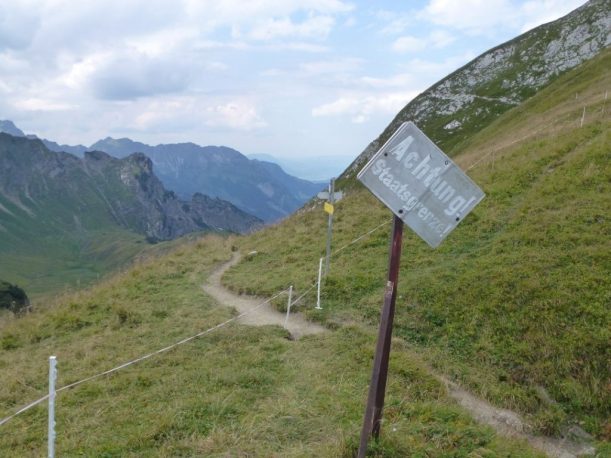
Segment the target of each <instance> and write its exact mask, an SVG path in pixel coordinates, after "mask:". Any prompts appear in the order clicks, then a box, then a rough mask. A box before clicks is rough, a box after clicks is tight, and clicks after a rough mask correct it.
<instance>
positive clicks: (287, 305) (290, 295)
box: [284, 285, 293, 328]
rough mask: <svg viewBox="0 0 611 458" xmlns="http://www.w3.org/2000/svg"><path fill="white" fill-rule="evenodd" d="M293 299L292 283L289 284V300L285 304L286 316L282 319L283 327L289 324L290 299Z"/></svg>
mask: <svg viewBox="0 0 611 458" xmlns="http://www.w3.org/2000/svg"><path fill="white" fill-rule="evenodd" d="M292 300H293V285H291V286H289V301H288V303H287V304H286V318H285V319H284V327H285V328H286V326H287V325H288V324H289V315H290V313H291V301H292Z"/></svg>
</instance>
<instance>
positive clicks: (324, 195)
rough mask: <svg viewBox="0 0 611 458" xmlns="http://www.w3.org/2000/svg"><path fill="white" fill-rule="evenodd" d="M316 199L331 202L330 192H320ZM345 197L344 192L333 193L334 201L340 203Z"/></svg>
mask: <svg viewBox="0 0 611 458" xmlns="http://www.w3.org/2000/svg"><path fill="white" fill-rule="evenodd" d="M316 197H318V198H319V199H323V200H329V191H320V192H319V193H318V194H317V195H316ZM343 197H344V193H343V192H342V191H337V192H334V193H333V201H334V202H339V201H340V200H342V198H343Z"/></svg>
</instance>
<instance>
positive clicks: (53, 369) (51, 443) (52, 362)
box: [48, 356, 57, 458]
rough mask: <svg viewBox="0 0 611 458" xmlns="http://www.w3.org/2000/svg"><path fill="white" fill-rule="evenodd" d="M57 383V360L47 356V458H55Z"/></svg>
mask: <svg viewBox="0 0 611 458" xmlns="http://www.w3.org/2000/svg"><path fill="white" fill-rule="evenodd" d="M56 381H57V358H56V357H55V356H49V433H48V457H49V458H55V382H56Z"/></svg>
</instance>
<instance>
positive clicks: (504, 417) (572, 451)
mask: <svg viewBox="0 0 611 458" xmlns="http://www.w3.org/2000/svg"><path fill="white" fill-rule="evenodd" d="M437 378H438V379H439V380H440V381H442V382H443V383H444V384H445V385H446V387H447V389H448V393H449V394H450V396H451V397H452V398H453V399H455V400H456V401H457V402H458V403H459V404H460V405H461V406H462V407H464V408H465V409H467V410H468V411H469V412H470V413H471V415H472V416H473V418H475V419H476V420H477V421H478V422H480V423H484V424H486V425H488V426H491V427H492V428H494V429H495V430H496V431H497V432H498V433H499V434H501V435H503V436H506V437H516V438H519V439H522V440H525V441H527V442H528V443H529V444H530V445H531V446H532V447H533V448H535V449H537V450H540V451H542V452H544V453H545V454H546V455H547V456H549V457H551V458H576V457H580V456H586V455H594V453H595V452H596V450H595V449H594V447H592V446H591V445H588V444H580V443H576V442H573V441H570V440H568V439H555V438H553V437H546V436H535V435H533V434H530V433H529V432H528V430H529V427H528V425H527V424H526V423H525V422H524V421H523V420H522V418H521V417H520V416H519V415H518V414H517V413H515V412H512V411H511V410H506V409H500V408H498V407H494V406H493V405H492V404H490V403H488V402H487V401H484V400H483V399H480V398H478V397H476V396H474V395H473V394H471V393H469V392H468V391H465V390H463V389H462V388H460V387H459V386H458V385H457V384H456V383H453V382H451V381H449V380H447V379H446V378H444V377H441V376H439V375H437Z"/></svg>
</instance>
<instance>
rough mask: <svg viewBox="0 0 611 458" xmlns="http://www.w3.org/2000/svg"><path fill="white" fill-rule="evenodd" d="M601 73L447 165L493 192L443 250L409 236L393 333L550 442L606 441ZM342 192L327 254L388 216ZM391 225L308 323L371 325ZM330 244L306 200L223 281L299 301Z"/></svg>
mask: <svg viewBox="0 0 611 458" xmlns="http://www.w3.org/2000/svg"><path fill="white" fill-rule="evenodd" d="M609 68H611V52H610V51H609V50H607V51H605V52H604V53H602V54H601V55H600V56H599V57H597V58H595V59H594V60H592V61H590V62H588V63H586V64H584V65H582V66H581V67H579V68H577V69H575V70H573V71H571V72H570V73H568V74H566V75H564V76H563V77H561V78H559V79H558V80H557V81H556V82H554V83H553V84H552V85H550V86H549V87H548V88H546V89H545V90H542V91H541V92H540V93H538V94H537V95H536V96H534V97H533V98H532V99H530V100H529V101H527V102H526V103H524V104H523V105H521V106H520V107H517V108H515V109H513V110H511V111H510V112H508V113H507V114H505V115H504V116H502V117H501V118H499V119H498V120H497V121H496V122H494V123H492V124H491V125H490V126H488V127H487V128H485V129H483V130H481V131H480V132H479V133H478V134H476V135H474V136H473V137H472V138H471V139H470V140H469V142H468V143H467V144H465V146H464V147H463V148H462V150H461V152H460V153H459V154H457V156H456V160H457V162H458V163H459V164H461V166H462V167H463V169H469V168H471V167H470V166H471V165H472V164H475V165H474V167H472V168H471V169H470V170H469V172H468V173H469V175H470V176H471V177H472V178H473V179H474V180H475V182H476V183H478V184H479V185H480V186H481V187H482V189H483V190H484V191H485V192H486V194H487V197H486V198H485V199H484V201H483V202H482V203H481V204H480V205H479V206H478V207H477V208H476V209H475V210H474V211H473V213H472V214H470V215H469V216H468V217H467V218H466V220H465V221H464V222H462V223H461V224H460V226H458V228H457V229H456V230H455V231H454V233H452V234H451V235H450V236H449V237H448V239H447V240H446V241H445V242H444V243H443V244H442V245H441V247H440V248H439V249H437V250H434V251H433V250H431V249H430V248H428V246H427V245H426V244H425V243H424V242H423V241H421V240H419V239H418V238H417V236H415V235H414V234H413V233H411V231H409V230H406V234H407V235H406V237H405V239H404V247H403V253H404V254H403V258H402V263H401V267H402V269H401V275H400V284H399V295H400V296H399V298H398V301H397V318H396V326H395V336H397V337H400V338H402V339H404V340H405V342H407V343H408V344H409V345H410V346H411V347H413V348H416V349H418V351H419V352H420V353H421V354H422V355H425V358H426V361H427V362H429V363H430V364H431V365H433V366H434V367H435V368H437V369H438V370H440V371H442V372H444V373H446V374H448V375H450V376H451V377H452V378H453V379H455V380H457V381H459V382H460V383H461V384H463V385H466V386H468V387H470V388H471V389H472V390H473V391H475V392H477V393H479V394H480V395H481V396H483V397H485V398H487V399H489V400H491V401H492V402H494V403H495V404H497V405H500V406H504V407H507V408H511V409H515V410H518V411H520V412H522V413H523V414H525V415H526V417H527V418H528V420H529V421H530V423H531V424H532V425H533V427H534V428H535V429H536V430H539V431H541V432H544V433H546V434H560V433H563V432H566V431H567V430H568V429H569V427H570V426H571V425H579V426H581V427H582V428H584V429H585V430H587V431H589V432H590V433H591V434H593V435H596V436H597V437H599V438H606V439H609V438H610V434H611V431H610V428H611V426H610V424H609V416H610V411H611V408H610V407H611V406H610V399H611V398H610V394H611V393H610V389H609V388H610V387H609V384H608V381H609V366H608V364H609V361H610V357H611V351H610V347H609V341H610V338H611V332H610V328H609V323H610V322H611V311H610V309H609V303H610V299H611V296H610V291H611V289H610V288H609V278H611V256H610V248H611V245H610V242H609V241H610V240H611V239H610V230H609V229H610V227H609V216H608V211H609V204H610V202H611V201H610V197H609V196H611V189H610V186H609V178H610V177H611V170H610V165H609V164H610V163H611V162H610V159H611V157H610V151H611V139H610V129H609V128H610V116H609V111H610V107H609V104H608V101H607V100H606V99H605V94H606V91H607V90H608V88H609V87H610V86H611V74H610V73H609V71H608V69H609ZM584 107H586V115H585V119H584V125H583V127H580V124H581V118H582V114H583V108H584ZM339 187H340V188H342V187H343V188H344V189H345V190H347V195H348V196H347V197H346V198H345V199H344V200H343V201H341V202H340V203H339V204H338V205H337V211H336V214H335V216H336V218H335V232H334V247H336V248H339V247H342V246H343V245H344V244H346V243H348V242H349V241H350V240H352V239H354V238H355V237H356V236H358V235H360V234H362V233H365V232H366V231H367V230H368V229H371V228H373V227H376V226H377V225H378V224H380V223H381V222H383V221H384V220H388V221H390V217H391V215H390V211H389V210H387V209H386V208H384V207H382V205H381V204H380V203H378V202H377V201H376V200H375V199H374V198H373V197H372V196H371V195H370V193H369V192H368V191H366V190H364V189H363V188H362V187H361V186H360V185H359V184H357V183H356V182H355V181H353V180H343V181H341V180H340V182H339ZM389 227H390V225H388V226H386V227H385V228H384V229H380V230H378V231H376V232H374V233H373V234H372V235H371V236H370V237H368V238H366V239H364V240H363V241H361V242H359V243H358V244H355V245H353V246H351V247H348V248H346V249H345V250H343V251H341V252H340V253H338V255H337V256H336V257H334V258H333V261H332V266H331V272H330V274H329V275H328V276H327V278H326V279H325V282H324V287H323V302H324V311H323V312H318V313H315V312H316V311H315V310H308V313H309V314H310V316H311V317H312V318H314V319H318V320H320V321H322V322H325V323H327V324H328V325H335V326H339V327H343V326H344V325H346V324H347V323H355V322H357V323H367V324H370V325H373V324H376V323H377V320H378V315H379V308H380V305H381V298H382V289H383V285H384V278H385V275H386V262H387V250H388V232H389V230H390V229H389ZM325 233H326V216H325V214H324V213H323V211H322V209H321V205H320V204H313V205H312V207H311V208H310V209H309V210H307V211H302V212H301V213H300V214H298V215H295V216H294V217H292V218H291V219H289V220H288V221H286V222H284V223H283V224H282V225H279V226H277V227H275V228H273V229H270V230H267V231H264V232H261V233H258V234H255V235H253V236H251V237H248V238H246V239H244V240H243V241H242V242H241V243H240V247H241V249H242V250H244V251H250V250H257V251H258V252H259V254H257V255H256V256H254V257H252V258H250V259H249V260H248V262H243V263H242V264H240V265H238V266H237V267H236V268H234V269H233V270H231V271H229V272H228V273H227V275H226V277H225V282H226V284H227V285H228V286H229V287H231V288H233V289H235V290H240V291H247V292H252V293H258V294H269V293H270V292H271V291H274V290H276V289H277V288H279V287H280V286H284V285H287V284H289V283H293V284H295V286H296V288H297V290H298V291H305V290H306V288H307V287H308V286H309V285H310V284H311V282H312V281H314V280H315V275H316V268H317V260H318V258H319V257H320V256H321V255H322V254H323V253H324V246H325ZM262 272H265V274H264V275H263V274H262ZM313 294H314V292H313V293H312V294H310V295H308V296H307V297H306V300H307V301H308V303H309V304H310V305H311V304H312V303H313V301H314V297H313Z"/></svg>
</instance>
